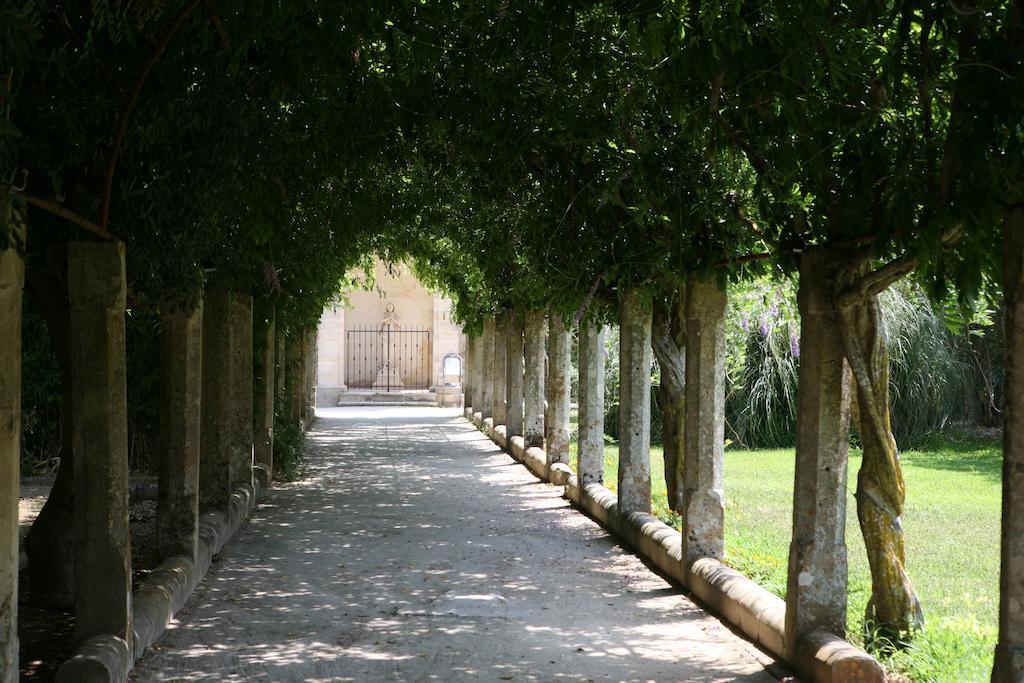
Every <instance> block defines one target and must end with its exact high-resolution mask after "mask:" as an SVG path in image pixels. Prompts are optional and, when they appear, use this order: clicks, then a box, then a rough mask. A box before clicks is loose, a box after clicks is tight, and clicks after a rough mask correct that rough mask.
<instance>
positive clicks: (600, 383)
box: [576, 322, 604, 486]
mask: <svg viewBox="0 0 1024 683" xmlns="http://www.w3.org/2000/svg"><path fill="white" fill-rule="evenodd" d="M579 362H580V409H579V410H580V418H579V419H580V440H579V464H578V465H577V468H576V469H577V471H576V474H577V476H578V477H579V483H580V486H586V485H587V484H602V483H604V328H603V327H601V326H600V325H599V324H597V323H594V322H582V323H580V361H579Z"/></svg>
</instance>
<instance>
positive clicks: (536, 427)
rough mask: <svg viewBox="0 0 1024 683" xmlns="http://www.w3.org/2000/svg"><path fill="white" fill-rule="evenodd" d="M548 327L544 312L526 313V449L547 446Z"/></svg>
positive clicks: (524, 385) (524, 333) (524, 332)
mask: <svg viewBox="0 0 1024 683" xmlns="http://www.w3.org/2000/svg"><path fill="white" fill-rule="evenodd" d="M546 328H547V324H546V322H545V320H544V312H543V311H532V312H530V313H527V314H526V324H525V329H524V331H523V341H524V346H523V352H524V355H525V364H526V367H525V374H524V379H523V394H524V395H523V402H524V411H525V413H524V418H523V419H524V421H525V424H524V427H523V431H524V434H523V440H524V441H525V442H526V447H527V448H531V447H533V446H543V445H544V363H545V354H544V336H545V334H546Z"/></svg>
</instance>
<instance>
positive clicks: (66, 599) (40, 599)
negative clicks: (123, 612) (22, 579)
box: [25, 266, 75, 610]
mask: <svg viewBox="0 0 1024 683" xmlns="http://www.w3.org/2000/svg"><path fill="white" fill-rule="evenodd" d="M65 270H66V266H65ZM25 275H26V277H25V285H26V287H25V291H26V292H27V293H28V295H29V297H30V298H31V299H32V302H33V303H34V304H35V305H36V306H38V308H39V309H40V310H41V311H42V312H43V316H44V317H45V318H46V329H47V332H49V335H50V344H51V345H52V347H53V352H54V355H55V356H56V358H57V365H58V367H59V369H60V380H61V393H62V401H63V415H64V419H63V424H62V425H61V448H60V466H59V467H58V469H57V478H56V480H55V481H54V482H53V488H51V489H50V495H49V496H48V497H47V499H46V503H45V504H44V505H43V509H42V510H41V511H40V512H39V516H38V517H36V520H35V522H33V523H32V528H31V529H29V532H28V536H27V537H26V538H25V552H26V554H27V555H28V565H29V591H30V597H31V599H32V602H33V603H35V604H37V605H43V606H46V607H52V608H56V609H62V610H71V609H74V606H75V537H74V528H73V524H72V520H73V519H74V468H73V467H72V464H73V462H74V461H73V460H72V451H71V346H70V343H69V335H70V331H71V318H70V315H71V312H70V307H69V305H68V298H67V288H66V286H65V285H64V283H63V282H62V281H61V280H60V279H59V278H58V277H56V276H55V275H53V274H51V273H48V272H44V271H41V270H37V269H34V268H30V269H28V271H27V272H26V274H25Z"/></svg>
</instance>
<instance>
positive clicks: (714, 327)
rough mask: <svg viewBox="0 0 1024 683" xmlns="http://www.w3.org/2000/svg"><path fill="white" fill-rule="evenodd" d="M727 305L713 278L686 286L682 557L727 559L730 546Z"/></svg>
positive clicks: (687, 563)
mask: <svg viewBox="0 0 1024 683" xmlns="http://www.w3.org/2000/svg"><path fill="white" fill-rule="evenodd" d="M725 305H726V292H725V290H723V289H720V288H719V286H718V283H717V282H715V281H714V280H713V279H712V280H702V279H698V278H696V277H691V278H690V281H689V283H687V286H686V401H685V406H686V408H685V410H686V429H685V430H684V432H685V435H684V446H683V448H684V455H683V463H684V464H683V482H682V483H683V508H682V510H681V512H682V518H683V520H682V522H683V525H682V526H683V559H684V560H685V561H686V565H687V566H689V564H690V563H691V562H693V561H694V560H698V559H700V558H702V557H713V558H715V559H717V560H720V559H722V554H723V552H724V550H725V537H724V535H723V534H724V525H725V485H724V464H725Z"/></svg>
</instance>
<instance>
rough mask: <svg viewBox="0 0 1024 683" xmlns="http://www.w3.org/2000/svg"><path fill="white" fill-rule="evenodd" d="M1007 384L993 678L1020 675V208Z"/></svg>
mask: <svg viewBox="0 0 1024 683" xmlns="http://www.w3.org/2000/svg"><path fill="white" fill-rule="evenodd" d="M1003 245H1004V249H1003V295H1004V296H1005V303H1004V306H1005V310H1006V313H1005V318H1004V322H1003V324H1004V325H1005V339H1006V383H1005V385H1004V386H1005V393H1006V397H1005V403H1004V406H1003V420H1004V422H1003V517H1002V554H1001V556H1000V570H999V642H998V644H997V645H996V657H995V666H994V667H993V669H992V683H1011V682H1012V683H1017V682H1018V681H1022V680H1024V208H1021V207H1017V208H1015V209H1012V210H1011V211H1010V212H1009V214H1008V215H1007V218H1006V221H1005V224H1004V228H1003Z"/></svg>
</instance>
